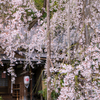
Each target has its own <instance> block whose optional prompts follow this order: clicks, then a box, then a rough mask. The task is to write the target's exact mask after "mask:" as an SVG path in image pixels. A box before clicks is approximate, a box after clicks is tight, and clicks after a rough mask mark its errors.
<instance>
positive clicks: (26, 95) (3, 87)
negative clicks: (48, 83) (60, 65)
mask: <svg viewBox="0 0 100 100" xmlns="http://www.w3.org/2000/svg"><path fill="white" fill-rule="evenodd" d="M16 55H17V56H19V55H18V54H16ZM4 56H5V55H4V54H0V59H1V61H0V98H2V99H0V100H43V98H42V97H41V95H39V94H38V91H39V90H42V88H43V87H42V72H43V69H44V65H45V56H43V55H42V56H41V57H40V58H41V59H43V60H39V59H35V60H33V61H32V63H33V64H34V68H31V67H30V66H29V65H28V67H27V68H26V70H23V67H24V62H25V59H24V58H23V57H20V56H19V57H20V59H18V60H17V63H13V64H10V60H9V59H8V58H6V59H4ZM37 62H40V63H37ZM2 64H3V66H2ZM11 66H12V68H13V69H14V71H15V74H16V75H17V77H15V82H14V83H13V82H12V81H11V77H12V76H11V75H10V74H9V73H8V72H7V68H9V67H11ZM24 76H29V77H30V84H29V87H28V88H26V87H25V85H24Z"/></svg>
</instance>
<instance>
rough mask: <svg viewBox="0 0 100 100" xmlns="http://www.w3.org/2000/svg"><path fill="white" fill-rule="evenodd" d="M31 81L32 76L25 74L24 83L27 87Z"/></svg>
mask: <svg viewBox="0 0 100 100" xmlns="http://www.w3.org/2000/svg"><path fill="white" fill-rule="evenodd" d="M29 83H30V77H29V76H24V84H25V87H26V88H28V87H29Z"/></svg>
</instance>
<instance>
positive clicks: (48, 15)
mask: <svg viewBox="0 0 100 100" xmlns="http://www.w3.org/2000/svg"><path fill="white" fill-rule="evenodd" d="M50 51H51V36H50V1H49V0H47V100H51V90H50V70H49V69H50V57H51V54H50Z"/></svg>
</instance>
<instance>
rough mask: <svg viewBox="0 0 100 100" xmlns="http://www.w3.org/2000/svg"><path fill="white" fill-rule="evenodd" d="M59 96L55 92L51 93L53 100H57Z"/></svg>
mask: <svg viewBox="0 0 100 100" xmlns="http://www.w3.org/2000/svg"><path fill="white" fill-rule="evenodd" d="M58 96H59V95H58V93H56V92H55V91H54V90H53V91H52V92H51V98H52V100H57V98H58Z"/></svg>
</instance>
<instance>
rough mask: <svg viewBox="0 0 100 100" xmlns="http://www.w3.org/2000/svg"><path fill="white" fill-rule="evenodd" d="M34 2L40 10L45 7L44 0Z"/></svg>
mask: <svg viewBox="0 0 100 100" xmlns="http://www.w3.org/2000/svg"><path fill="white" fill-rule="evenodd" d="M34 2H35V5H36V8H37V9H38V10H41V9H42V7H43V3H44V0H34Z"/></svg>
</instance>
